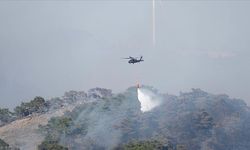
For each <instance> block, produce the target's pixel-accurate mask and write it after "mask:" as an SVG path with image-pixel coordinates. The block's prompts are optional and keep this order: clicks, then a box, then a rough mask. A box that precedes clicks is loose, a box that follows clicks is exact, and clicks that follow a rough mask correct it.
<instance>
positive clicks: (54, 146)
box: [38, 141, 68, 150]
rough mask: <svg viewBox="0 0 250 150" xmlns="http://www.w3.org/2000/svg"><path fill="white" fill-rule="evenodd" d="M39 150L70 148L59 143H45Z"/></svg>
mask: <svg viewBox="0 0 250 150" xmlns="http://www.w3.org/2000/svg"><path fill="white" fill-rule="evenodd" d="M38 150H68V148H67V147H64V146H61V145H59V144H58V141H43V142H42V143H41V144H40V145H38Z"/></svg>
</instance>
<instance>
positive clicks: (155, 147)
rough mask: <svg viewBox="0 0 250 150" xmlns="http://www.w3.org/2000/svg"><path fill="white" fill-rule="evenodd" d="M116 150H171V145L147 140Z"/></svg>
mask: <svg viewBox="0 0 250 150" xmlns="http://www.w3.org/2000/svg"><path fill="white" fill-rule="evenodd" d="M116 149H117V150H118V149H119V150H173V146H172V145H171V144H163V143H162V142H160V141H157V140H149V141H134V142H130V143H128V144H125V145H123V146H121V147H119V148H116Z"/></svg>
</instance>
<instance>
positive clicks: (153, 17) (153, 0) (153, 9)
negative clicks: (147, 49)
mask: <svg viewBox="0 0 250 150" xmlns="http://www.w3.org/2000/svg"><path fill="white" fill-rule="evenodd" d="M152 2H153V3H152V7H153V8H152V34H153V35H152V36H153V37H152V38H153V39H152V40H153V46H154V45H155V0H152Z"/></svg>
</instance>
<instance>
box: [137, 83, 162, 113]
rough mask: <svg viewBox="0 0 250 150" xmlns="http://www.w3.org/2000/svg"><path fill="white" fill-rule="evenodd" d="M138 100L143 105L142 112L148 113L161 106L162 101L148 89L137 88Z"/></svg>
mask: <svg viewBox="0 0 250 150" xmlns="http://www.w3.org/2000/svg"><path fill="white" fill-rule="evenodd" d="M137 94H138V100H139V102H140V103H141V111H142V112H147V111H150V110H152V109H154V108H155V107H157V106H159V105H160V103H161V101H160V99H159V98H157V97H156V95H155V94H154V93H153V92H151V91H149V90H146V89H140V88H137Z"/></svg>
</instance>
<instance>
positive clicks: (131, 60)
mask: <svg viewBox="0 0 250 150" xmlns="http://www.w3.org/2000/svg"><path fill="white" fill-rule="evenodd" d="M142 58H143V57H142V56H141V57H140V59H137V57H131V56H129V57H128V58H123V59H130V60H129V61H128V63H129V64H135V63H139V62H141V61H144V60H143V59H142Z"/></svg>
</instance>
